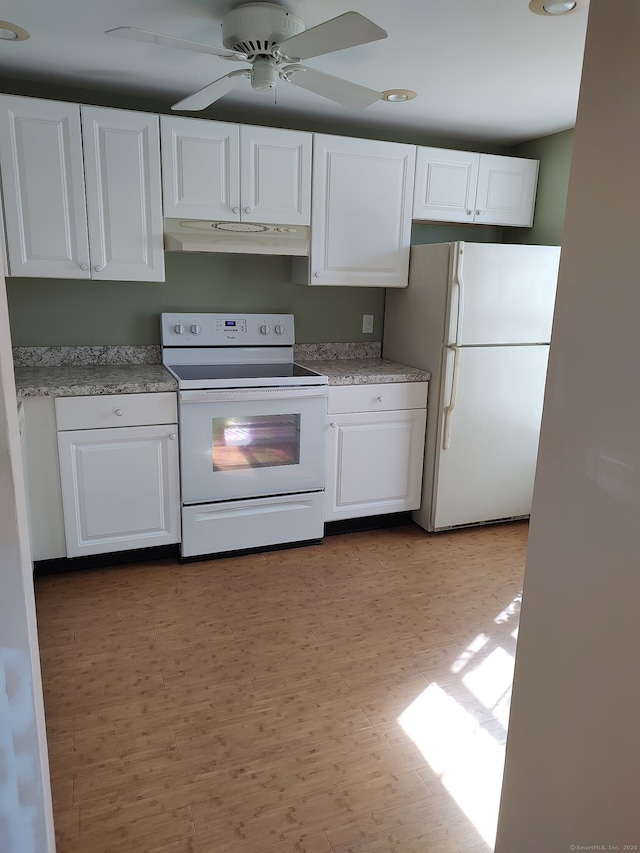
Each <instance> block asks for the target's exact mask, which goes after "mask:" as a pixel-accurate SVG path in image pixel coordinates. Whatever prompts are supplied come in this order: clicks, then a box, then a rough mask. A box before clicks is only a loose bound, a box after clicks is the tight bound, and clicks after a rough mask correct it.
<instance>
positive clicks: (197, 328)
mask: <svg viewBox="0 0 640 853" xmlns="http://www.w3.org/2000/svg"><path fill="white" fill-rule="evenodd" d="M189 329H190V331H191V334H192V335H199V334H200V332H201V331H202V326H199V325H198V324H197V323H192V324H191V326H190V327H189Z"/></svg>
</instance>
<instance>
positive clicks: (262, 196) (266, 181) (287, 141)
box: [240, 125, 313, 225]
mask: <svg viewBox="0 0 640 853" xmlns="http://www.w3.org/2000/svg"><path fill="white" fill-rule="evenodd" d="M312 138H313V137H312V135H311V134H310V133H302V132H298V131H295V130H279V129H278V128H272V127H249V126H245V125H243V126H242V127H241V128H240V204H241V208H242V209H241V214H240V218H241V219H242V220H243V221H244V222H265V223H270V224H274V225H278V224H281V225H309V222H310V221H311V141H312Z"/></svg>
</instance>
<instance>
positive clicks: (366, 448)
mask: <svg viewBox="0 0 640 853" xmlns="http://www.w3.org/2000/svg"><path fill="white" fill-rule="evenodd" d="M425 425H426V410H425V409H410V410H402V411H396V412H364V413H358V414H350V415H334V416H330V417H329V426H328V429H327V434H328V435H327V472H326V491H325V521H336V520H338V519H340V518H359V517H362V516H367V515H381V514H383V513H388V512H404V511H405V510H411V509H417V508H418V507H419V506H420V493H421V488H422V460H423V455H424V434H425Z"/></svg>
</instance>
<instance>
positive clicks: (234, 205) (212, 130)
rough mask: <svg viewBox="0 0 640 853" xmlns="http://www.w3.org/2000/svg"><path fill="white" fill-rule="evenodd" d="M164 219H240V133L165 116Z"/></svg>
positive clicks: (228, 126) (162, 127)
mask: <svg viewBox="0 0 640 853" xmlns="http://www.w3.org/2000/svg"><path fill="white" fill-rule="evenodd" d="M160 135H161V149H162V191H163V199H164V215H165V216H167V217H171V218H179V217H183V218H185V219H225V220H233V221H239V219H240V128H239V127H238V125H236V124H226V123H224V122H219V121H205V120H203V119H194V118H179V117H177V116H160Z"/></svg>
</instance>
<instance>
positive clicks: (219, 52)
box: [105, 27, 247, 60]
mask: <svg viewBox="0 0 640 853" xmlns="http://www.w3.org/2000/svg"><path fill="white" fill-rule="evenodd" d="M105 35H106V36H117V37H118V38H123V39H133V41H146V42H150V43H151V44H162V45H165V46H166V47H179V48H181V49H182V50H193V51H195V52H196V53H211V54H213V55H214V56H222V57H224V58H225V59H242V60H244V59H246V58H247V57H246V54H244V53H238V51H236V50H227V49H226V48H224V47H215V45H212V44H201V43H200V42H197V41H188V40H187V39H180V38H176V37H175V36H165V35H162V34H161V33H151V32H148V31H147V30H138V29H136V28H135V27H115V29H113V30H107V31H106V32H105Z"/></svg>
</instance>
